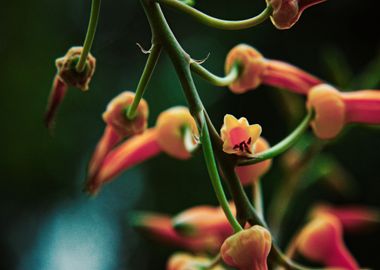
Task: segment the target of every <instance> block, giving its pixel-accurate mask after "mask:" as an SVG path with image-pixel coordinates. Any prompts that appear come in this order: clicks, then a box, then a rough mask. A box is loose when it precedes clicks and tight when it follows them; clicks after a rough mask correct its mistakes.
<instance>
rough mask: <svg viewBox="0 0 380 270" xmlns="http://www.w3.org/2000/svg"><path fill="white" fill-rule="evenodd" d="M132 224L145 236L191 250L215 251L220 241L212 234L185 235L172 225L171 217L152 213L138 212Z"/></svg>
mask: <svg viewBox="0 0 380 270" xmlns="http://www.w3.org/2000/svg"><path fill="white" fill-rule="evenodd" d="M132 225H133V226H134V227H135V228H136V229H137V230H139V231H140V232H141V233H143V234H144V235H146V236H147V237H149V238H151V239H153V240H156V241H158V242H160V243H164V244H167V245H171V246H175V247H179V248H185V249H187V250H190V251H193V252H212V253H213V252H216V251H217V250H218V249H219V248H220V246H221V244H222V241H221V240H220V239H219V238H217V237H215V236H214V235H206V236H204V235H203V236H201V237H187V236H182V235H180V234H178V233H177V232H176V231H175V230H174V229H173V227H172V220H171V217H169V216H166V215H159V214H153V213H140V214H136V215H135V216H134V217H133V218H132Z"/></svg>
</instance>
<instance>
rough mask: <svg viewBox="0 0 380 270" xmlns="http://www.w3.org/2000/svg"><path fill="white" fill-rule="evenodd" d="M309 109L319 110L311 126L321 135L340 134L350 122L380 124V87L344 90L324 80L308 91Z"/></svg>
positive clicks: (329, 137)
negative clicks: (325, 82) (379, 89)
mask: <svg viewBox="0 0 380 270" xmlns="http://www.w3.org/2000/svg"><path fill="white" fill-rule="evenodd" d="M307 107H308V109H313V110H314V111H315V119H314V121H312V123H311V126H312V128H313V130H314V133H315V134H316V135H317V136H318V137H319V138H321V139H331V138H334V137H335V136H337V135H338V134H339V133H340V131H341V130H342V129H343V127H344V126H345V124H347V123H364V124H380V91H377V90H363V91H356V92H348V93H341V92H339V91H338V90H336V89H335V88H334V87H332V86H330V85H327V84H321V85H318V86H315V87H313V88H312V89H311V90H310V92H309V94H308V101H307Z"/></svg>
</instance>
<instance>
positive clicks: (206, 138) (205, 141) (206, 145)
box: [201, 124, 243, 232]
mask: <svg viewBox="0 0 380 270" xmlns="http://www.w3.org/2000/svg"><path fill="white" fill-rule="evenodd" d="M201 142H202V148H203V153H204V156H205V160H206V165H207V169H208V172H209V175H210V178H211V183H212V186H213V188H214V190H215V193H216V197H217V198H218V201H219V203H220V205H221V207H222V209H223V211H224V213H225V215H226V217H227V219H228V221H229V223H230V224H231V226H232V228H233V229H234V231H235V232H239V231H242V230H243V228H242V227H241V226H240V224H239V222H238V221H237V220H236V219H235V217H234V215H233V214H232V212H231V210H230V207H229V204H228V200H227V198H226V195H225V194H224V191H223V186H222V183H221V181H220V177H219V173H218V168H217V166H216V162H215V157H214V152H213V148H212V144H211V140H210V134H209V131H208V128H207V125H206V124H205V125H203V129H202V135H201Z"/></svg>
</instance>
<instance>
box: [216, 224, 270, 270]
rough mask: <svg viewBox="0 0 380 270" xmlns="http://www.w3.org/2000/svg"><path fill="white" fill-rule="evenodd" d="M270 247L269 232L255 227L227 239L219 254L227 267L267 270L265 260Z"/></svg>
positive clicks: (242, 269)
mask: <svg viewBox="0 0 380 270" xmlns="http://www.w3.org/2000/svg"><path fill="white" fill-rule="evenodd" d="M271 246H272V237H271V235H270V233H269V231H268V230H267V229H265V228H264V227H261V226H258V225H255V226H253V227H251V228H249V229H246V230H243V231H240V232H238V233H236V234H234V235H232V236H230V237H229V238H227V240H226V241H224V243H223V245H222V248H221V250H220V253H221V255H222V258H223V261H224V262H225V263H226V264H227V265H229V266H232V267H235V268H237V269H239V270H268V265H267V258H268V255H269V252H270V250H271Z"/></svg>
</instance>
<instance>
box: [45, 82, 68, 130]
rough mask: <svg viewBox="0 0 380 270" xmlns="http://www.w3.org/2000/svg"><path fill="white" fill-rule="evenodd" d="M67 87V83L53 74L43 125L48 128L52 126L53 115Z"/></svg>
mask: <svg viewBox="0 0 380 270" xmlns="http://www.w3.org/2000/svg"><path fill="white" fill-rule="evenodd" d="M67 89H68V86H67V84H66V83H64V82H63V81H62V80H61V79H60V78H59V77H58V76H55V78H54V82H53V86H52V89H51V92H50V95H49V100H48V104H47V108H46V112H45V118H44V121H45V125H46V127H47V128H49V129H51V128H52V126H53V123H54V118H55V115H56V114H57V111H58V108H59V105H60V104H61V103H62V101H63V99H64V98H65V95H66V92H67Z"/></svg>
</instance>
